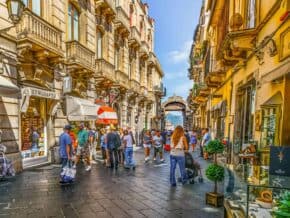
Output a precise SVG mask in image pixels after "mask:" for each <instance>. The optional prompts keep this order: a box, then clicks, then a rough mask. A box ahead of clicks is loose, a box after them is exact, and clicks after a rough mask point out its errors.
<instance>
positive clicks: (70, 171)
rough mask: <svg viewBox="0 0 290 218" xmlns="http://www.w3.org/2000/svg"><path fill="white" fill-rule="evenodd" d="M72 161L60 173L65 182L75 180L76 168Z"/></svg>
mask: <svg viewBox="0 0 290 218" xmlns="http://www.w3.org/2000/svg"><path fill="white" fill-rule="evenodd" d="M71 165H72V164H71V163H70V162H68V163H67V165H66V166H65V167H64V168H63V169H62V171H61V173H60V177H61V181H62V182H64V183H71V182H74V181H75V177H76V169H74V168H72V166H71Z"/></svg>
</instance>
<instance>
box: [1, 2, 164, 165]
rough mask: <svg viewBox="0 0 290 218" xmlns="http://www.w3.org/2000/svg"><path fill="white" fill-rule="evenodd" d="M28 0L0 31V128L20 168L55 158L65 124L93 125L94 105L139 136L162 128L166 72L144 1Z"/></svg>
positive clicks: (5, 14)
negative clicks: (108, 109) (14, 19)
mask: <svg viewBox="0 0 290 218" xmlns="http://www.w3.org/2000/svg"><path fill="white" fill-rule="evenodd" d="M24 3H25V10H24V12H23V15H22V17H21V20H20V22H19V23H18V24H16V25H15V26H14V27H13V28H11V29H10V30H9V31H1V32H0V79H1V81H5V84H6V85H7V84H9V87H8V88H7V87H6V86H5V87H4V85H2V86H1V87H2V88H1V89H0V118H1V122H0V130H1V131H2V133H3V134H2V143H3V144H5V145H6V146H7V147H8V156H9V157H10V158H11V159H13V161H15V166H16V168H17V170H18V171H19V170H21V169H22V168H26V167H31V166H33V165H37V164H40V163H45V162H49V161H51V160H52V153H53V147H54V146H56V145H57V144H58V137H59V135H60V134H61V132H62V128H63V126H64V124H66V123H71V124H74V125H75V126H77V125H78V124H79V123H80V122H85V123H86V124H87V125H90V126H94V125H96V122H95V121H96V119H97V108H98V107H97V105H96V103H100V102H102V103H103V104H106V105H108V106H110V107H112V108H113V109H114V110H115V111H116V113H117V115H118V126H119V127H131V128H132V129H133V130H134V131H135V132H136V134H137V135H138V133H139V132H141V130H143V129H144V128H151V127H153V126H155V127H158V126H160V122H161V121H160V120H158V119H159V118H160V116H161V115H160V113H161V112H160V107H161V106H160V105H161V98H162V97H163V95H164V90H163V86H162V85H161V84H162V78H163V72H162V68H161V66H160V63H159V61H158V59H157V57H156V56H155V54H154V20H153V19H152V18H150V17H149V15H148V5H147V4H144V3H142V2H141V1H140V0H137V1H131V0H118V1H117V0H89V1H74V0H71V1H66V0H60V1H48V2H45V3H43V2H42V1H40V0H39V1H31V0H27V1H24ZM5 7H6V4H5V1H4V0H2V1H0V10H1V11H2V12H3V13H1V15H0V18H1V19H0V20H1V21H0V25H1V27H2V26H3V27H4V28H5V27H8V26H10V25H11V23H10V22H9V20H8V12H7V8H5ZM3 83H4V82H3ZM156 87H158V88H156ZM4 88H5V90H4ZM11 90H14V91H15V93H12V91H11ZM97 127H99V126H97ZM33 133H35V134H34V135H37V138H38V140H37V143H33V142H32V136H33ZM36 133H37V134H36Z"/></svg>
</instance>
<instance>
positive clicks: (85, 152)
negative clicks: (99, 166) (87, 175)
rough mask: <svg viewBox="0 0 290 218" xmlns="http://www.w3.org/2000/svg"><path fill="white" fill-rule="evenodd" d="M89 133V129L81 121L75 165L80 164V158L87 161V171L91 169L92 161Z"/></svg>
mask: <svg viewBox="0 0 290 218" xmlns="http://www.w3.org/2000/svg"><path fill="white" fill-rule="evenodd" d="M88 138H89V134H88V131H87V130H86V129H85V125H84V124H83V123H81V124H80V125H79V131H78V137H77V141H78V148H77V155H76V162H75V165H74V167H76V165H77V164H78V162H79V160H80V158H81V157H82V159H83V160H84V161H85V164H86V168H85V169H86V171H90V170H91V161H90V148H89V143H88Z"/></svg>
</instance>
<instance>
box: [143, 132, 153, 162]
mask: <svg viewBox="0 0 290 218" xmlns="http://www.w3.org/2000/svg"><path fill="white" fill-rule="evenodd" d="M151 144H152V138H151V135H150V131H149V130H147V131H145V134H144V137H143V146H144V153H145V163H147V162H148V161H149V160H150V148H151Z"/></svg>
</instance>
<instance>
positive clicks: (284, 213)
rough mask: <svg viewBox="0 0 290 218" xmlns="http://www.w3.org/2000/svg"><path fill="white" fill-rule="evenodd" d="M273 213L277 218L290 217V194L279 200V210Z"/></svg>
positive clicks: (287, 193) (286, 193) (285, 194)
mask: <svg viewBox="0 0 290 218" xmlns="http://www.w3.org/2000/svg"><path fill="white" fill-rule="evenodd" d="M273 213H274V215H275V217H276V218H286V217H290V192H288V191H287V192H285V193H284V194H282V196H281V199H279V200H278V209H277V210H275V211H274V212H273Z"/></svg>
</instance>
